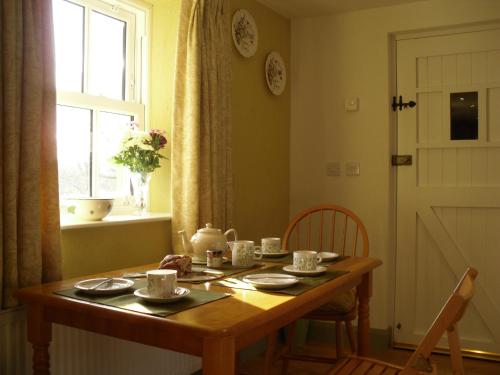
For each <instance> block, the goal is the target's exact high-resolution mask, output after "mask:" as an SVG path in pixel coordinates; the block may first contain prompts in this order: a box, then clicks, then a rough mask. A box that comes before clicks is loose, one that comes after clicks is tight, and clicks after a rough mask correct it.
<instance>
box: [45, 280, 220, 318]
mask: <svg viewBox="0 0 500 375" xmlns="http://www.w3.org/2000/svg"><path fill="white" fill-rule="evenodd" d="M145 286H146V280H136V281H135V285H134V286H133V287H132V288H131V289H130V290H129V291H128V292H126V293H124V294H118V295H116V294H115V295H111V296H94V295H89V294H85V293H82V292H80V291H78V290H77V289H75V288H72V289H67V290H61V291H58V292H54V293H55V294H58V295H61V296H64V297H70V298H75V299H79V300H83V301H88V302H93V303H98V304H101V305H107V306H113V307H118V308H120V309H125V310H130V311H135V312H140V313H143V314H150V315H157V316H162V317H165V316H167V315H170V314H175V313H178V312H180V311H182V310H187V309H191V308H193V307H196V306H200V305H204V304H205V303H209V302H212V301H217V300H218V299H221V298H226V297H229V294H227V293H218V292H209V291H207V290H198V289H191V292H190V293H189V295H187V296H186V297H184V298H182V299H180V300H178V301H176V302H172V303H167V304H159V303H150V302H146V301H144V300H142V299H141V298H139V297H136V296H135V295H134V290H137V289H140V288H144V287H145Z"/></svg>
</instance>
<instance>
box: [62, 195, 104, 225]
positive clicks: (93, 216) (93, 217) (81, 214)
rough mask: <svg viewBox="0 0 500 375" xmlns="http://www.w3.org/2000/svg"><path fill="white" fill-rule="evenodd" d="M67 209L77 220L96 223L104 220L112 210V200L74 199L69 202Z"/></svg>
mask: <svg viewBox="0 0 500 375" xmlns="http://www.w3.org/2000/svg"><path fill="white" fill-rule="evenodd" d="M68 203H69V207H70V208H72V207H74V209H73V213H74V214H75V216H76V217H77V218H78V219H81V220H90V221H98V220H102V219H103V218H105V217H106V216H107V215H108V214H109V213H110V212H111V209H112V208H113V199H108V198H75V199H70V200H69V202H68Z"/></svg>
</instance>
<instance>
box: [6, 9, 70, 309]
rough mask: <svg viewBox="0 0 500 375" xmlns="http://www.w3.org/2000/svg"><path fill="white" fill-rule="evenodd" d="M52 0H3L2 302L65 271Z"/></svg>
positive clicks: (11, 301) (12, 302) (11, 303)
mask: <svg viewBox="0 0 500 375" xmlns="http://www.w3.org/2000/svg"><path fill="white" fill-rule="evenodd" d="M53 44H54V43H53V31H52V2H51V1H46V0H2V1H1V2H0V52H1V53H0V142H1V149H0V154H1V158H0V192H1V200H0V308H7V307H11V306H14V305H16V303H17V302H16V300H15V298H14V296H13V291H14V290H15V289H17V288H19V287H24V286H29V285H34V284H39V283H40V282H45V281H51V280H55V279H58V278H60V276H61V261H60V256H61V252H60V228H59V206H58V187H57V159H56V127H55V126H56V125H55V109H56V96H55V84H54V81H55V79H54V57H53V56H54V46H53Z"/></svg>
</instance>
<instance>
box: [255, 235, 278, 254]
mask: <svg viewBox="0 0 500 375" xmlns="http://www.w3.org/2000/svg"><path fill="white" fill-rule="evenodd" d="M260 243H261V247H260V248H261V250H262V253H263V254H272V253H279V252H280V251H281V238H279V237H268V238H263V239H261V240H260Z"/></svg>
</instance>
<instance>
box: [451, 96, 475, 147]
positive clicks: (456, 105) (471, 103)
mask: <svg viewBox="0 0 500 375" xmlns="http://www.w3.org/2000/svg"><path fill="white" fill-rule="evenodd" d="M450 119H451V124H450V138H451V139H452V140H460V139H477V136H478V108H477V92H455V93H452V94H450Z"/></svg>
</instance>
